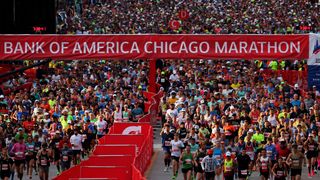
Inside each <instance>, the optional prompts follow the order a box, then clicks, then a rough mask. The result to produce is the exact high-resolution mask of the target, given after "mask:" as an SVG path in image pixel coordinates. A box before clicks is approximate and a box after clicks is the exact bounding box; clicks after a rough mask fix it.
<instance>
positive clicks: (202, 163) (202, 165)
mask: <svg viewBox="0 0 320 180" xmlns="http://www.w3.org/2000/svg"><path fill="white" fill-rule="evenodd" d="M205 160H206V157H205V158H203V159H202V161H201V168H202V169H203V170H204V162H205Z"/></svg>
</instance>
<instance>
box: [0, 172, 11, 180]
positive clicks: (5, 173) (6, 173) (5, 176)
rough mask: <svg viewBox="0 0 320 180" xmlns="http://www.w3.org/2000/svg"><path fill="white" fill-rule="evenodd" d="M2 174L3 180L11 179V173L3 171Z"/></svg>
mask: <svg viewBox="0 0 320 180" xmlns="http://www.w3.org/2000/svg"><path fill="white" fill-rule="evenodd" d="M0 174H1V175H0V177H1V179H4V178H10V176H11V172H10V171H1V173H0Z"/></svg>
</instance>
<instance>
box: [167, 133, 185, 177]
mask: <svg viewBox="0 0 320 180" xmlns="http://www.w3.org/2000/svg"><path fill="white" fill-rule="evenodd" d="M170 144H171V147H172V149H171V158H172V171H173V176H172V179H176V178H177V176H178V170H179V158H180V155H181V149H182V148H184V144H183V142H182V141H180V140H179V134H178V133H176V134H174V139H173V140H171V142H170Z"/></svg>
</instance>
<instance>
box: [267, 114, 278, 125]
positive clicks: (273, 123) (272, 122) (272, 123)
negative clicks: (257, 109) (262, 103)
mask: <svg viewBox="0 0 320 180" xmlns="http://www.w3.org/2000/svg"><path fill="white" fill-rule="evenodd" d="M268 121H269V122H270V123H271V126H273V127H275V126H277V124H278V122H277V119H276V116H275V115H273V116H270V115H269V116H268Z"/></svg>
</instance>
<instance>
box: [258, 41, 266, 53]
mask: <svg viewBox="0 0 320 180" xmlns="http://www.w3.org/2000/svg"><path fill="white" fill-rule="evenodd" d="M257 43H258V44H259V45H260V53H263V52H264V45H265V44H266V43H267V42H257Z"/></svg>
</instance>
